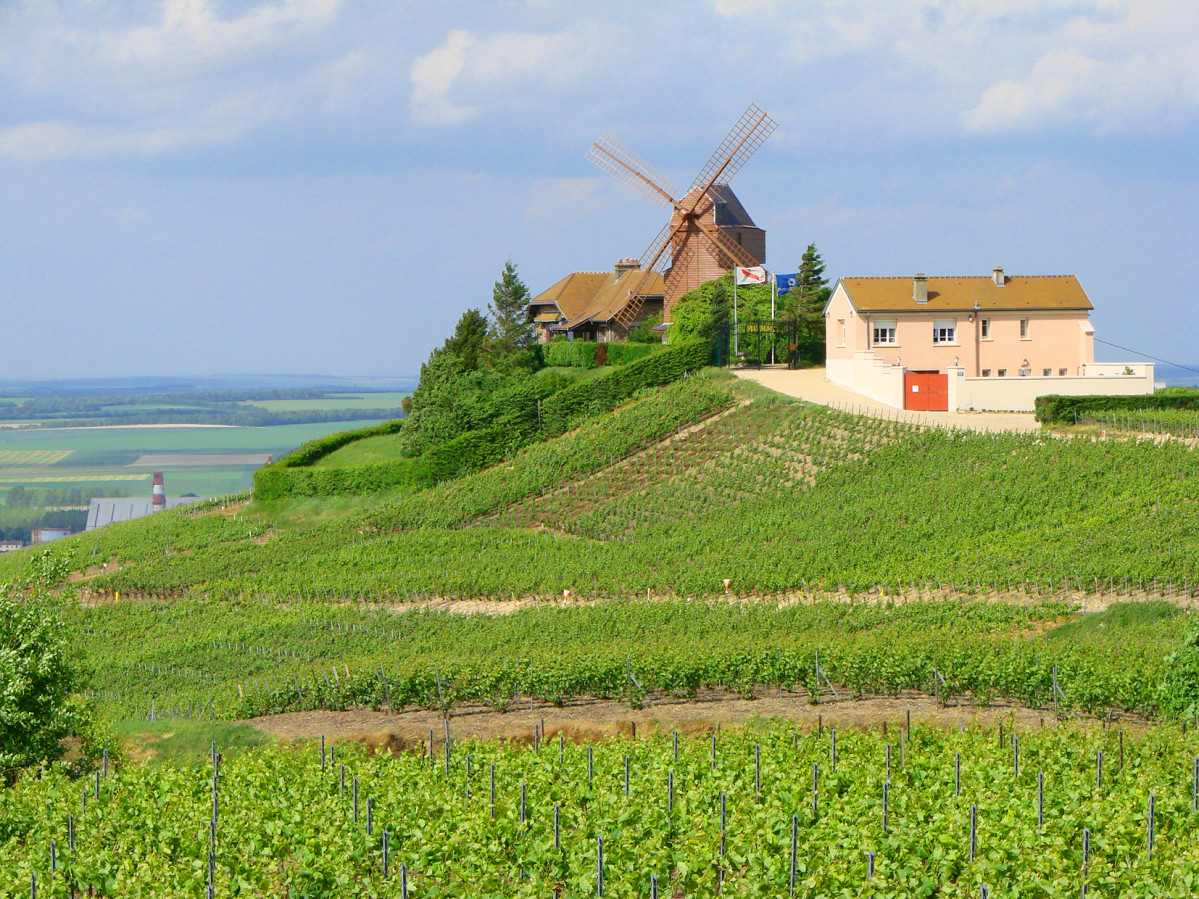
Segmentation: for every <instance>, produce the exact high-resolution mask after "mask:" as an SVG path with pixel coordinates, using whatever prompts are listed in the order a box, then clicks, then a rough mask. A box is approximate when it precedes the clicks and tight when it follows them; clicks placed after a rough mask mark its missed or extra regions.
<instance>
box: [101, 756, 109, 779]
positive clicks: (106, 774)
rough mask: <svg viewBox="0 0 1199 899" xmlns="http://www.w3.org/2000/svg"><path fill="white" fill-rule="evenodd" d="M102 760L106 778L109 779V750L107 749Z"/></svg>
mask: <svg viewBox="0 0 1199 899" xmlns="http://www.w3.org/2000/svg"><path fill="white" fill-rule="evenodd" d="M100 759H101V764H103V766H104V777H105V778H107V777H108V750H107V749H105V750H104V752H103V753H102V754H101V756H100Z"/></svg>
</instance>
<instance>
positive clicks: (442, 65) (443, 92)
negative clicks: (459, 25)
mask: <svg viewBox="0 0 1199 899" xmlns="http://www.w3.org/2000/svg"><path fill="white" fill-rule="evenodd" d="M474 42H475V38H474V36H473V35H471V33H470V32H469V31H461V30H455V31H451V32H450V33H449V35H448V36H447V37H446V39H445V43H444V44H442V45H441V46H440V47H437V48H436V49H435V50H431V51H429V52H428V53H427V54H425V55H424V56H422V57H420V58H419V59H417V60H416V62H414V63H413V64H412V116H413V118H415V119H416V120H417V121H418V122H420V123H421V124H423V125H457V124H459V123H461V122H465V121H466V120H467V119H470V118H473V117H474V116H476V115H478V112H479V111H478V110H477V109H475V108H472V107H470V106H463V105H460V104H458V103H454V102H453V101H451V100H450V99H449V92H450V89H451V88H452V87H453V86H454V82H455V81H457V80H458V78H459V76H460V75H461V74H462V70H463V69H464V68H465V67H466V51H467V49H468V48H470V46H471V45H472V44H473V43H474Z"/></svg>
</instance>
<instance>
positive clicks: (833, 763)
mask: <svg viewBox="0 0 1199 899" xmlns="http://www.w3.org/2000/svg"><path fill="white" fill-rule="evenodd" d="M830 733H831V734H832V735H833V741H832V744H831V748H830V749H829V760H830V762H831V764H830V765H829V770H831V771H833V772H834V773H835V772H836V770H837V728H835V727H834V728H832V729H831V731H830Z"/></svg>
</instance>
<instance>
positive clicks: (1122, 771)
mask: <svg viewBox="0 0 1199 899" xmlns="http://www.w3.org/2000/svg"><path fill="white" fill-rule="evenodd" d="M1120 773H1121V774H1123V773H1124V731H1123V730H1122V729H1121V730H1120Z"/></svg>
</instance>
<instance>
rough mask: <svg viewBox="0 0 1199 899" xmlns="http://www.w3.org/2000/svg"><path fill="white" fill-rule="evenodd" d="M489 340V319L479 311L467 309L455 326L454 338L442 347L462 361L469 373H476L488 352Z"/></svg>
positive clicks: (448, 339)
mask: <svg viewBox="0 0 1199 899" xmlns="http://www.w3.org/2000/svg"><path fill="white" fill-rule="evenodd" d="M487 340H488V325H487V318H486V317H485V316H484V315H483V313H482V312H480V311H479V310H478V309H467V310H466V311H465V312H463V313H462V317H461V318H459V319H458V324H457V325H455V326H454V334H453V336H451V337H449V338H447V339H446V342H445V343H444V344H443V345H442V350H443V351H444V352H446V353H449V354H450V355H453V356H457V357H458V358H459V359H461V360H462V365H463V366H464V367H465V368H466V370H467V371H474V370H475V369H477V368H478V367H479V363H480V362H481V361H482V359H483V357H484V354H485V353H486V352H487Z"/></svg>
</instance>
